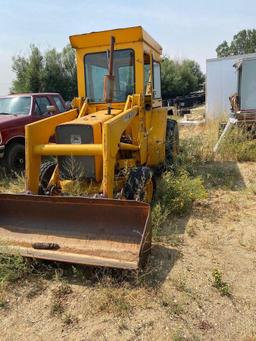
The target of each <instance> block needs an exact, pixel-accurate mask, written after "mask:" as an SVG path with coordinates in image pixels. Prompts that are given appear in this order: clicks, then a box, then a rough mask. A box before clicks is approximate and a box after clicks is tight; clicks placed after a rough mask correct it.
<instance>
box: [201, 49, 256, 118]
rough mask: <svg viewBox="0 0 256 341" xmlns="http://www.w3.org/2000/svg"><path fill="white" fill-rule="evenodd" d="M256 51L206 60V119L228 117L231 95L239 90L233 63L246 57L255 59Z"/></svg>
mask: <svg viewBox="0 0 256 341" xmlns="http://www.w3.org/2000/svg"><path fill="white" fill-rule="evenodd" d="M255 58H256V53H250V54H244V55H237V56H229V57H224V58H212V59H207V61H206V119H208V120H210V119H215V118H222V117H225V116H226V117H227V116H228V115H229V113H230V102H229V97H230V96H231V95H233V94H234V93H235V92H237V85H238V74H237V72H236V69H235V68H234V67H233V65H234V64H235V63H237V62H239V61H242V60H245V59H255Z"/></svg>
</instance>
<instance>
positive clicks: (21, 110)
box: [0, 96, 31, 115]
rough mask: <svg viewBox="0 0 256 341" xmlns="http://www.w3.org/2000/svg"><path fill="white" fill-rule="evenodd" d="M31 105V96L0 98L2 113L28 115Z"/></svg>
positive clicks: (0, 110)
mask: <svg viewBox="0 0 256 341" xmlns="http://www.w3.org/2000/svg"><path fill="white" fill-rule="evenodd" d="M30 107H31V97H20V96H17V97H6V98H0V115H28V114H29V113H30Z"/></svg>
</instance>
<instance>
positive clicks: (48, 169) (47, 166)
mask: <svg viewBox="0 0 256 341" xmlns="http://www.w3.org/2000/svg"><path fill="white" fill-rule="evenodd" d="M55 167H56V162H54V161H47V162H44V163H43V164H42V165H41V168H40V176H39V191H38V194H40V195H47V194H48V192H49V189H48V184H49V181H50V180H51V177H52V175H53V172H54V170H55Z"/></svg>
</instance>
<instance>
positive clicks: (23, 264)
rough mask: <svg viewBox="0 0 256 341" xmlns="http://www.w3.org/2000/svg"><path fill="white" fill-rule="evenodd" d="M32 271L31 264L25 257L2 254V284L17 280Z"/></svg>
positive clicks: (0, 275)
mask: <svg viewBox="0 0 256 341" xmlns="http://www.w3.org/2000/svg"><path fill="white" fill-rule="evenodd" d="M31 272H32V267H31V265H30V264H29V262H27V261H26V260H25V259H24V258H23V257H21V256H10V255H8V254H4V253H3V254H0V284H5V283H8V282H15V281H16V280H18V279H21V278H23V277H24V276H26V275H28V274H30V273H31Z"/></svg>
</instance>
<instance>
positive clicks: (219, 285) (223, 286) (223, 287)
mask: <svg viewBox="0 0 256 341" xmlns="http://www.w3.org/2000/svg"><path fill="white" fill-rule="evenodd" d="M212 275H213V279H214V283H213V286H214V287H215V288H216V289H217V290H218V291H219V293H220V294H221V296H228V297H230V296H231V293H230V289H229V286H228V284H227V283H226V282H224V281H223V280H222V273H221V272H220V271H219V270H218V269H214V270H213V272H212Z"/></svg>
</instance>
